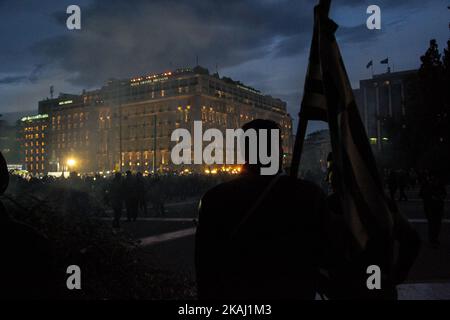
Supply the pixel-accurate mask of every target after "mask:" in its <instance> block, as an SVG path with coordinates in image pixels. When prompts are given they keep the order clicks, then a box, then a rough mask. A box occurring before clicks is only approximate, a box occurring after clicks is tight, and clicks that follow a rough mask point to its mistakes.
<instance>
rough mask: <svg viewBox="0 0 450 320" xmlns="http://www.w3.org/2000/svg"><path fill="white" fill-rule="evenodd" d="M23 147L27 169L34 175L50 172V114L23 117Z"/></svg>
mask: <svg viewBox="0 0 450 320" xmlns="http://www.w3.org/2000/svg"><path fill="white" fill-rule="evenodd" d="M20 122H21V129H20V130H21V146H22V148H21V149H22V152H23V153H22V157H23V159H24V163H25V169H26V170H27V171H29V172H30V173H31V174H33V175H42V174H45V173H47V172H48V153H47V139H48V114H38V115H33V116H28V117H23V118H22V119H21V120H20Z"/></svg>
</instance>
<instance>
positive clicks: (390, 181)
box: [387, 169, 398, 200]
mask: <svg viewBox="0 0 450 320" xmlns="http://www.w3.org/2000/svg"><path fill="white" fill-rule="evenodd" d="M387 185H388V188H389V195H390V196H391V199H392V200H395V194H396V193H397V188H398V182H397V173H396V172H395V171H394V170H393V169H391V170H390V172H389V175H388V178H387Z"/></svg>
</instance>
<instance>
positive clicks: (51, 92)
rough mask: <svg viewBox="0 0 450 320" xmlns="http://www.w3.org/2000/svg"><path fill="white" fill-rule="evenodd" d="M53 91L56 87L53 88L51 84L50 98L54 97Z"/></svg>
mask: <svg viewBox="0 0 450 320" xmlns="http://www.w3.org/2000/svg"><path fill="white" fill-rule="evenodd" d="M53 91H54V88H53V85H51V86H50V98H52V99H53Z"/></svg>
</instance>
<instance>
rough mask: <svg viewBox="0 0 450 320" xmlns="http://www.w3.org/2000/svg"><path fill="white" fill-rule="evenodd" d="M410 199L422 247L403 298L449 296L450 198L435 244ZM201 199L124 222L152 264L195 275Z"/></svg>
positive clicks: (405, 207)
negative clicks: (195, 253)
mask: <svg viewBox="0 0 450 320" xmlns="http://www.w3.org/2000/svg"><path fill="white" fill-rule="evenodd" d="M408 195H409V198H410V199H409V201H407V202H400V203H399V207H400V208H401V210H402V211H403V212H404V214H405V215H406V216H407V217H408V219H409V220H410V221H411V223H412V224H413V226H414V227H415V228H416V230H417V231H418V232H419V234H420V236H421V238H422V240H423V245H422V250H421V252H420V256H419V258H418V260H417V261H416V263H415V265H414V267H413V269H412V271H411V274H410V277H409V279H408V283H407V284H406V285H404V286H402V287H400V288H399V293H400V297H401V298H404V299H450V202H449V201H447V202H446V209H445V210H446V214H445V218H444V219H445V220H444V223H443V228H442V233H441V246H440V248H438V249H435V248H432V247H431V246H430V245H429V244H428V243H427V241H426V239H427V222H426V220H425V217H424V214H423V207H422V202H421V201H420V200H419V199H418V198H417V192H416V191H410V192H408ZM197 203H198V201H197V200H196V199H191V200H189V201H185V202H183V203H173V204H171V205H169V206H167V209H166V210H167V211H166V214H165V215H164V216H163V217H158V218H142V219H140V220H138V221H137V222H135V223H126V222H125V223H124V224H123V228H124V230H126V231H127V232H130V233H131V234H132V235H133V236H134V237H136V238H137V239H141V241H142V245H143V247H144V250H143V253H142V254H143V255H144V257H143V258H144V261H145V259H146V258H145V256H147V258H148V259H149V260H151V261H152V263H153V264H155V263H156V265H157V266H158V267H159V268H161V269H164V270H170V271H173V272H176V273H178V274H180V275H183V276H185V277H187V278H189V279H192V280H194V279H195V272H194V236H193V235H194V232H195V222H194V221H193V220H194V219H195V217H196V207H197Z"/></svg>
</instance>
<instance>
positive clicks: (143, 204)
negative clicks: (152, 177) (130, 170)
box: [136, 172, 147, 216]
mask: <svg viewBox="0 0 450 320" xmlns="http://www.w3.org/2000/svg"><path fill="white" fill-rule="evenodd" d="M136 190H137V198H138V210H142V211H143V213H144V216H147V186H146V181H145V179H144V177H143V176H142V173H141V172H138V173H137V174H136Z"/></svg>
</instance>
